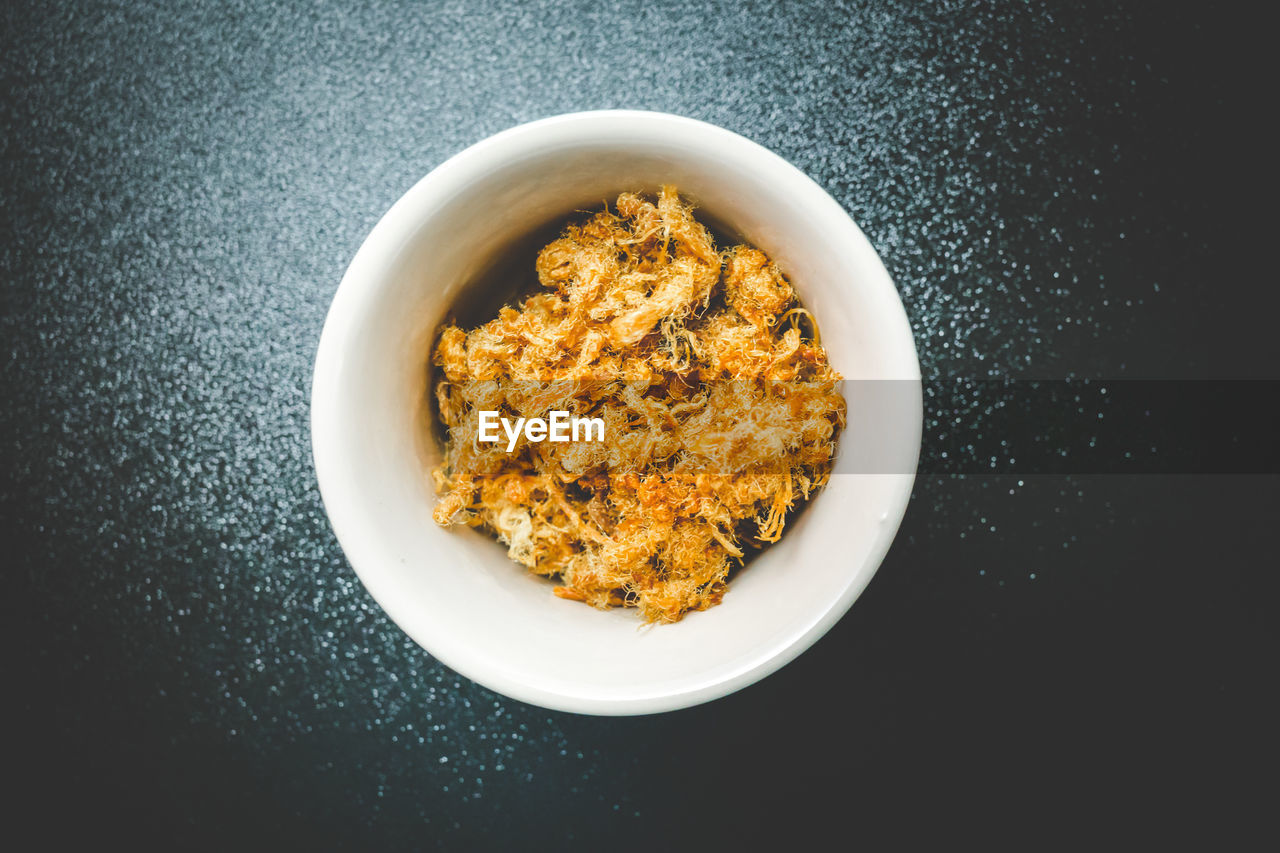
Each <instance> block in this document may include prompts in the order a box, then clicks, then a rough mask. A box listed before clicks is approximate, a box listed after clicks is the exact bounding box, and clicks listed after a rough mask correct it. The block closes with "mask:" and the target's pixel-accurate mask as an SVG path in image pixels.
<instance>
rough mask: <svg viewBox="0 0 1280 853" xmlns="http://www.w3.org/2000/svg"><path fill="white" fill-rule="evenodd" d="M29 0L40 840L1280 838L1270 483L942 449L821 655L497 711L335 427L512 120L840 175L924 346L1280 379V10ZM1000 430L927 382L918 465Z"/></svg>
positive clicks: (32, 698) (935, 369) (9, 376)
mask: <svg viewBox="0 0 1280 853" xmlns="http://www.w3.org/2000/svg"><path fill="white" fill-rule="evenodd" d="M0 21H2V22H3V57H2V59H0V71H2V74H3V98H2V100H0V116H2V122H3V130H4V132H3V137H2V138H0V150H2V155H3V156H2V157H0V170H2V174H3V178H2V180H0V224H2V227H3V231H2V232H0V233H2V234H3V244H2V251H3V254H2V255H0V276H2V278H0V294H2V295H0V299H2V300H3V302H2V305H3V310H2V312H0V335H2V337H0V341H2V344H3V345H2V346H0V382H2V385H0V389H2V391H3V400H4V405H3V408H2V409H0V439H2V440H3V444H2V445H0V447H2V448H3V453H4V477H3V479H2V480H0V522H2V523H3V534H4V538H3V556H0V565H4V566H5V568H6V571H5V577H6V579H8V580H9V584H8V590H7V592H6V594H5V596H4V599H5V627H6V628H7V629H8V632H9V633H10V637H11V639H10V640H9V642H8V643H7V644H6V646H7V649H8V650H9V653H10V662H9V664H8V665H7V666H6V671H5V678H4V686H5V707H6V711H7V712H8V713H9V714H10V715H11V718H12V719H11V723H10V724H9V725H8V726H7V727H6V735H7V737H6V748H5V764H6V771H7V774H6V775H8V776H9V777H10V780H11V782H15V783H16V787H17V788H18V789H19V794H18V796H17V797H11V798H10V799H9V800H8V802H6V811H8V812H10V817H9V821H8V823H9V826H10V828H11V829H12V830H16V831H18V832H20V833H24V834H26V833H29V834H30V837H31V838H32V839H37V840H42V841H43V842H45V843H49V844H56V843H58V842H62V841H69V840H72V839H73V838H77V837H84V836H87V837H88V838H90V839H98V840H102V841H106V840H108V839H112V838H122V839H130V840H134V841H136V842H138V843H140V844H143V845H148V846H149V845H152V844H155V845H160V844H165V845H168V844H170V843H172V842H175V841H181V842H182V843H184V845H186V846H194V847H198V848H200V847H207V848H211V849H226V848H227V847H230V846H237V847H244V846H248V847H251V848H259V847H270V846H279V845H285V846H289V847H294V846H300V845H303V844H306V845H308V846H311V847H314V848H319V849H324V848H329V847H334V846H342V847H370V846H394V847H432V846H437V845H439V846H444V847H449V848H459V847H469V846H476V845H488V846H493V847H503V848H507V849H511V848H528V847H559V846H564V845H567V844H570V843H572V842H574V841H578V842H584V841H585V842H587V843H589V844H592V845H603V844H608V845H609V846H611V847H622V848H631V847H645V848H650V849H663V848H666V847H671V846H676V847H679V846H685V845H691V844H693V843H698V842H709V841H730V842H742V843H746V844H748V845H749V846H755V845H756V844H763V843H769V844H786V845H788V846H791V845H794V844H802V843H817V842H818V841H819V840H821V839H824V838H827V837H834V838H835V839H838V840H844V841H847V843H848V844H850V845H857V844H862V843H874V844H875V845H876V847H882V846H884V845H885V843H886V842H890V843H894V842H896V843H898V844H902V845H909V844H910V843H911V842H914V841H920V840H926V839H927V840H930V841H933V842H939V841H946V842H951V843H962V842H964V843H970V842H975V841H976V842H978V843H981V844H984V845H989V846H1006V845H1014V846H1018V847H1020V848H1027V847H1033V848H1034V847H1042V846H1046V845H1047V844H1050V843H1053V842H1060V841H1062V840H1064V839H1070V840H1073V841H1077V842H1088V843H1091V844H1094V845H1100V846H1104V847H1107V846H1117V845H1119V844H1122V843H1123V844H1129V843H1142V842H1156V841H1160V842H1163V841H1169V840H1176V841H1184V842H1185V841H1198V842H1200V843H1204V844H1212V845H1214V847H1215V849H1217V848H1221V847H1223V846H1224V845H1225V846H1227V847H1230V846H1231V842H1233V841H1236V840H1239V839H1252V840H1255V841H1258V840H1262V839H1263V835H1261V834H1260V831H1263V832H1265V831H1273V830H1272V823H1273V822H1272V821H1271V820H1270V819H1269V815H1270V814H1271V813H1273V811H1274V803H1275V798H1276V787H1277V786H1276V782H1275V766H1276V758H1277V754H1276V749H1275V746H1276V743H1275V737H1274V723H1275V720H1276V718H1277V711H1280V708H1278V707H1277V705H1278V703H1277V701H1276V660H1277V656H1276V650H1277V649H1276V627H1275V620H1274V618H1273V616H1272V611H1273V608H1274V602H1275V600H1276V583H1275V581H1274V579H1273V578H1274V574H1275V570H1276V562H1277V561H1276V559H1275V556H1274V554H1275V547H1274V536H1273V526H1274V524H1275V522H1276V520H1277V509H1280V480H1278V479H1277V477H1275V476H1274V475H1266V476H1264V475H1262V474H1253V475H1249V474H1241V475H1235V476H1226V475H1207V474H1199V475H1195V476H1191V475H1189V474H1178V473H1177V472H1178V471H1179V470H1186V471H1192V470H1202V466H1195V465H1192V464H1189V463H1188V464H1187V465H1186V467H1185V468H1180V467H1179V466H1178V465H1173V466H1170V471H1171V473H1168V474H1162V475H1157V474H1147V475H1120V474H1110V475H1105V474H1103V475H1095V474H1090V473H1077V474H1070V473H1066V474H1064V473H1061V472H1058V473H1053V474H1049V473H1035V472H1029V473H1027V474H1026V475H1015V474H1010V475H1007V476H1004V475H1002V476H976V475H968V476H942V475H939V474H936V473H935V474H929V475H927V476H922V477H921V478H920V479H919V480H918V481H917V487H916V491H915V495H914V497H913V500H912V503H911V506H910V508H909V510H908V513H907V517H906V519H905V521H904V523H903V526H902V529H901V532H900V534H899V536H898V539H897V541H896V542H895V545H894V548H893V550H892V551H891V553H890V554H889V556H888V558H887V559H886V561H885V563H884V565H883V566H882V568H881V570H880V572H879V573H878V574H877V576H876V578H875V580H874V581H873V582H872V584H871V586H870V588H869V589H868V590H867V592H866V593H865V594H864V595H863V597H862V598H861V599H860V600H859V601H858V603H857V604H856V605H855V606H854V608H853V609H852V611H850V613H849V615H848V616H847V617H846V618H845V619H844V620H843V621H842V622H841V623H840V624H839V625H838V626H837V627H836V628H835V629H833V630H832V631H831V632H830V633H829V634H828V635H827V636H826V637H825V638H824V639H823V640H821V641H820V642H819V643H818V644H817V645H816V646H815V647H814V648H813V649H811V650H810V651H808V652H806V653H805V654H804V655H802V656H801V657H800V658H799V659H798V660H797V661H796V662H795V663H793V664H791V665H789V666H788V667H786V668H785V669H784V670H782V671H781V672H779V673H777V674H775V675H773V676H771V677H769V678H767V679H766V680H764V681H763V682H761V683H759V684H757V685H755V686H753V687H750V688H748V689H746V690H743V691H741V692H740V693H738V694H735V695H733V696H730V697H728V698H725V699H722V700H720V701H717V702H713V703H710V704H708V705H704V706H702V707H699V708H694V709H690V710H686V711H681V712H676V713H671V714H665V715H659V716H654V717H644V718H630V719H604V718H591V717H582V716H576V715H570V714H561V713H553V712H548V711H544V710H541V709H537V708H533V707H530V706H526V705H523V704H521V703H518V702H514V701H511V700H508V699H505V698H504V697H501V696H497V695H494V694H492V693H490V692H488V691H486V690H484V689H482V688H480V687H477V686H476V685H474V684H471V683H470V682H468V681H467V680H466V679H464V678H461V677H460V676H457V675H455V674H454V673H452V672H450V671H448V670H447V669H445V668H444V667H442V666H440V665H439V664H437V663H436V662H434V661H433V660H431V659H430V657H429V656H427V655H426V654H425V653H423V652H422V651H421V650H420V649H418V648H417V647H416V646H415V645H414V644H413V643H411V642H410V641H409V640H407V638H405V637H404V635H403V634H402V633H401V632H400V631H399V629H397V628H396V627H395V626H394V625H393V624H391V623H389V622H388V620H387V619H386V618H385V616H383V614H382V612H381V611H380V610H379V609H378V607H377V605H376V604H374V603H373V601H372V600H371V599H370V598H369V597H368V595H367V594H366V593H365V592H364V590H363V588H362V587H361V586H360V585H359V583H358V582H357V581H356V579H355V577H354V575H353V573H352V572H351V570H350V568H349V567H348V565H347V564H346V562H345V559H344V558H343V556H342V553H341V551H340V549H339V548H338V545H337V543H336V541H335V540H334V538H333V536H332V534H331V532H330V530H329V527H328V524H327V521H326V520H325V517H324V514H323V510H322V508H321V506H320V502H319V495H318V493H317V491H316V486H315V480H314V475H313V472H312V469H311V463H310V451H309V435H308V427H307V413H308V409H307V398H308V391H309V380H310V369H311V363H312V358H313V355H314V350H315V346H316V343H317V340H318V336H319V332H320V328H321V325H322V323H323V320H324V315H325V311H326V309H327V306H328V302H329V300H330V298H331V297H332V295H333V292H334V290H335V289H336V287H337V284H338V281H339V279H340V278H341V275H342V272H343V270H344V269H345V266H346V264H347V263H348V262H349V260H350V258H351V257H352V255H353V254H354V252H355V250H356V248H357V247H358V246H359V244H360V242H361V240H362V239H363V238H364V236H365V235H366V234H367V233H368V231H369V230H370V228H371V227H372V226H373V224H374V223H375V222H376V221H377V219H378V217H379V216H380V215H381V214H382V213H383V212H384V211H385V210H386V209H387V208H388V207H389V206H390V205H391V203H392V202H394V201H395V199H396V198H398V197H399V196H400V195H401V194H402V193H403V192H404V191H405V190H406V189H407V188H408V187H409V186H410V185H412V183H413V182H414V181H416V180H417V179H418V178H420V177H421V176H422V175H424V174H425V173H426V172H428V171H429V170H430V169H432V168H433V167H434V166H436V165H437V164H439V163H440V162H442V161H443V160H444V159H445V158H447V157H448V156H449V155H451V154H453V153H455V152H457V151H459V150H461V149H462V148H464V147H466V146H467V145H469V144H471V143H473V142H475V141H478V140H479V139H482V138H483V137H485V136H487V135H489V134H491V133H494V132H496V131H499V130H501V129H504V128H506V127H509V126H511V125H514V124H517V123H520V122H522V121H527V120H531V119H535V118H539V117H543V116H548V115H554V114H557V113H561V112H568V111H573V110H578V109H592V108H605V107H631V108H646V109H657V110H663V111H669V112H674V113H679V114H684V115H689V116H693V117H696V118H701V119H704V120H707V121H711V122H714V123H716V124H720V125H722V126H724V127H727V128H729V129H731V130H734V131H737V132H739V133H742V134H744V135H745V136H747V137H749V138H752V139H754V140H756V141H758V142H760V143H762V144H764V145H766V146H767V147H769V148H771V149H773V150H775V151H777V152H778V153H779V154H781V155H782V156H784V157H786V158H787V159H789V160H791V161H792V162H794V163H795V164H796V165H798V166H799V167H800V168H801V169H802V170H804V171H806V172H807V173H808V174H810V175H812V176H813V177H814V179H815V180H817V181H818V182H819V183H820V184H821V185H823V186H824V187H825V188H826V189H827V190H828V191H829V192H830V193H831V194H832V195H833V196H834V197H835V198H836V199H837V200H838V201H840V202H841V204H843V205H844V206H845V208H846V209H847V210H849V212H850V213H851V214H852V215H853V217H854V219H855V220H856V221H857V222H858V223H859V224H860V225H861V226H862V228H863V229H864V231H866V233H867V235H868V237H869V238H870V239H871V241H872V243H873V244H874V245H875V246H876V248H877V250H878V251H879V252H880V253H881V256H882V257H883V259H884V261H885V263H886V265H887V267H888V268H889V270H890V272H891V274H892V275H893V276H894V279H895V281H896V282H897V284H898V286H899V288H900V292H901V293H902V296H903V300H904V303H905V304H906V307H907V311H908V314H909V315H910V317H911V321H912V325H913V328H914V330H915V333H916V340H917V346H918V348H919V351H920V357H921V363H922V367H923V369H924V371H925V373H926V375H927V376H929V377H934V378H944V379H947V380H951V379H955V378H960V379H967V378H972V379H975V380H976V379H989V378H1000V379H1008V378H1012V379H1021V378H1043V379H1056V378H1077V379H1079V378H1098V379H1107V380H1114V379H1122V378H1143V379H1190V378H1195V379H1208V380H1229V379H1240V378H1253V379H1277V378H1280V376H1278V374H1280V359H1278V358H1277V345H1276V335H1275V333H1274V331H1273V328H1274V324H1275V321H1276V317H1277V316H1278V315H1277V311H1276V309H1277V307H1280V305H1278V300H1277V296H1276V284H1277V282H1276V274H1275V264H1274V262H1273V261H1272V259H1271V257H1270V254H1271V251H1270V250H1271V249H1272V248H1273V246H1274V243H1275V240H1274V236H1273V234H1272V232H1273V230H1274V228H1273V226H1274V225H1275V221H1276V216H1275V213H1274V210H1273V200H1272V195H1273V189H1274V137H1273V136H1272V135H1271V134H1270V133H1269V131H1268V130H1266V128H1267V123H1266V119H1268V118H1269V117H1270V113H1272V112H1273V111H1274V100H1275V95H1274V73H1273V71H1272V69H1271V59H1272V54H1273V52H1274V48H1273V47H1272V46H1270V45H1268V44H1266V43H1265V34H1266V28H1265V27H1264V26H1263V25H1262V23H1261V22H1260V21H1258V20H1253V19H1251V18H1249V17H1248V16H1245V15H1243V14H1241V12H1240V11H1239V10H1238V9H1236V8H1232V7H1221V6H1215V5H1211V4H1196V5H1195V6H1193V7H1188V8H1185V9H1184V8H1180V7H1178V6H1172V5H1169V4H1150V5H1142V6H1129V5H1124V4H1122V5H1113V4H1078V3H1053V2H1035V3H1031V4H1026V5H1024V4H1013V3H1009V4H1004V3H996V4H986V3H973V4H961V3H939V4H915V3H866V4H840V3H812V4H807V3H787V4H777V3H710V2H691V3H676V4H667V3H657V2H650V3H625V4H618V5H612V4H607V3H600V2H595V3H581V4H574V3H569V4H552V3H542V2H536V3H527V4H520V3H511V4H507V3H497V4H489V3H463V2H453V3H445V4H409V3H391V2H378V3H371V4H364V3H354V4H337V3H333V4H324V3H315V4H309V3H299V2H279V3H254V2H232V3H225V4H214V3H205V2H197V3H191V4H182V5H180V6H175V7H174V8H169V7H168V6H167V5H166V4H150V3H134V2H121V3H107V2H84V3H74V4H68V3H58V2H54V3H44V4H32V3H12V4H6V5H5V7H4V9H3V10H2V11H0ZM1271 399H1274V395H1272V398H1271ZM1245 414H1246V415H1252V416H1253V417H1256V418H1257V419H1258V420H1259V421H1260V422H1262V423H1263V424H1265V423H1266V420H1265V419H1267V418H1271V419H1274V412H1272V411H1270V407H1269V406H1268V405H1267V400H1266V399H1261V400H1259V403H1258V406H1257V409H1256V411H1254V412H1246V413H1245ZM987 415H989V413H986V412H985V410H984V408H983V406H982V405H979V401H977V400H976V399H973V400H969V401H964V400H959V401H957V400H956V399H955V398H954V396H948V397H947V398H946V403H945V405H942V404H941V403H940V402H935V405H933V406H932V407H931V408H930V411H929V412H928V417H927V420H926V437H925V447H924V453H925V457H926V459H929V458H936V454H937V453H938V448H939V447H943V446H946V447H953V448H954V447H957V446H959V447H962V448H963V447H965V446H967V445H968V442H964V441H960V442H957V438H956V432H957V430H965V431H968V432H969V433H971V434H972V435H974V436H975V437H978V438H980V439H981V441H978V442H977V443H978V444H980V445H983V446H985V445H988V444H990V442H991V440H992V436H991V435H990V434H987V433H989V432H991V431H992V430H998V428H999V427H998V425H999V424H1004V423H1008V418H1009V415H1008V413H1007V412H1006V413H1004V414H1003V415H1002V417H1003V418H1004V420H1002V421H998V422H997V421H991V420H989V419H988V418H987ZM1023 415H1024V417H1025V419H1027V420H1028V421H1035V420H1037V419H1040V420H1044V421H1045V422H1046V423H1049V422H1052V421H1053V419H1054V418H1055V416H1056V414H1055V413H1054V412H1053V411H1044V410H1043V408H1039V409H1038V408H1036V407H1035V406H1031V405H1028V407H1027V411H1025V412H1024V413H1023ZM957 418H958V419H959V422H958V423H957ZM1104 423H1105V422H1104ZM1254 426H1255V432H1256V431H1257V430H1256V425H1254ZM1107 428H1108V427H1106V426H1103V427H1100V429H1102V430H1104V431H1105V430H1106V429H1107ZM1273 432H1274V430H1273ZM1264 433H1265V429H1264ZM1208 452H1211V450H1210V449H1206V453H1208ZM931 454H935V455H934V456H931ZM1182 458H1183V459H1184V460H1185V459H1186V458H1187V457H1186V456H1185V454H1184V456H1183V457H1182ZM1270 458H1272V459H1274V455H1272V457H1270ZM1211 468H1212V466H1210V469H1211ZM932 470H933V471H937V470H940V469H938V468H936V467H935V468H933V469H932ZM1266 470H1269V471H1274V466H1273V465H1268V467H1267V469H1266ZM730 601H731V599H730ZM726 606H729V605H728V604H726ZM549 653H553V652H550V651H549ZM11 787H12V786H11Z"/></svg>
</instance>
